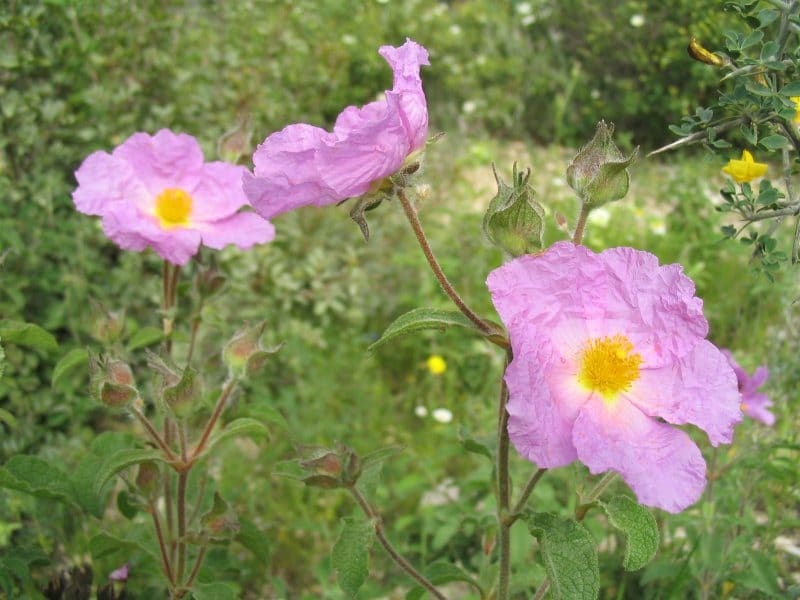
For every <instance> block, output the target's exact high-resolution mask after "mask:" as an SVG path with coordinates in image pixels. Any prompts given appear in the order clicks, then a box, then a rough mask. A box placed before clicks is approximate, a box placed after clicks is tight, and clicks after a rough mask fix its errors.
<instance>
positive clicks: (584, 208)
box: [572, 203, 592, 245]
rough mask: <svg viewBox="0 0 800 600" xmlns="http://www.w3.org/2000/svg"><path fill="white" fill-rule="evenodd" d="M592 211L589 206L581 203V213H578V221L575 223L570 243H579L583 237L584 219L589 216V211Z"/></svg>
mask: <svg viewBox="0 0 800 600" xmlns="http://www.w3.org/2000/svg"><path fill="white" fill-rule="evenodd" d="M590 212H592V209H591V207H589V205H587V204H586V203H584V204H582V205H581V214H580V215H578V223H577V224H576V225H575V233H574V234H572V243H573V244H576V245H577V244H580V243H581V240H582V239H583V230H584V229H585V228H586V219H588V218H589V213H590Z"/></svg>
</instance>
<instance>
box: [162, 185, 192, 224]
mask: <svg viewBox="0 0 800 600" xmlns="http://www.w3.org/2000/svg"><path fill="white" fill-rule="evenodd" d="M190 214H192V197H191V196H190V195H189V194H187V193H186V192H184V191H183V190H181V189H178V188H167V189H166V190H164V191H163V192H161V193H160V194H159V195H158V196H157V197H156V209H155V215H156V217H158V221H159V222H160V223H161V226H162V227H164V228H166V229H170V228H172V227H181V226H186V225H188V224H189V215H190Z"/></svg>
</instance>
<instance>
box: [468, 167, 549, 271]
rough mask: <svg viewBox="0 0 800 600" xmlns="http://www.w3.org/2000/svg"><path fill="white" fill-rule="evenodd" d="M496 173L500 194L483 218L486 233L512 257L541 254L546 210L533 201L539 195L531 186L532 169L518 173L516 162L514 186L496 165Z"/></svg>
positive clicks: (513, 173) (493, 168) (513, 178)
mask: <svg viewBox="0 0 800 600" xmlns="http://www.w3.org/2000/svg"><path fill="white" fill-rule="evenodd" d="M492 170H494V178H495V180H496V181H497V195H496V196H495V197H494V198H492V201H491V202H490V203H489V208H488V210H487V211H486V214H485V215H484V216H483V233H484V234H485V235H486V237H487V238H488V239H489V241H491V242H492V243H493V244H494V245H495V246H498V247H500V248H502V249H503V250H505V251H506V252H508V253H509V254H510V255H511V256H515V257H516V256H520V255H522V254H532V253H534V252H538V251H539V250H541V249H542V245H543V243H542V236H543V234H544V209H543V208H542V206H541V204H539V203H538V202H536V201H535V200H534V199H533V196H534V194H535V193H536V192H535V191H534V189H533V188H532V187H531V186H530V185H528V179H529V178H530V176H531V170H530V169H528V170H527V171H525V172H524V173H518V172H517V165H516V163H514V167H513V170H512V174H511V186H510V187H509V186H507V185H506V184H505V182H504V181H503V180H502V179H500V176H499V175H498V174H497V169H495V167H494V165H492Z"/></svg>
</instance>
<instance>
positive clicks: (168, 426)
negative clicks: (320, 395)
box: [164, 417, 175, 563]
mask: <svg viewBox="0 0 800 600" xmlns="http://www.w3.org/2000/svg"><path fill="white" fill-rule="evenodd" d="M164 440H165V442H166V444H167V446H169V445H170V444H171V443H172V419H170V418H168V417H165V418H164ZM172 476H173V473H172V471H168V472H167V473H165V474H164V512H165V513H166V515H167V533H168V534H169V559H170V563H173V562H175V519H174V517H173V514H174V512H175V505H174V503H173V501H172V500H173V498H172Z"/></svg>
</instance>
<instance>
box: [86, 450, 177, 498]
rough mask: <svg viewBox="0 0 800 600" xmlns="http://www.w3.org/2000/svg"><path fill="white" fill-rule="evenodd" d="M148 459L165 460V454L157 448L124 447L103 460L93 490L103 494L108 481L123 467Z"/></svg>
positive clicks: (96, 493) (96, 473)
mask: <svg viewBox="0 0 800 600" xmlns="http://www.w3.org/2000/svg"><path fill="white" fill-rule="evenodd" d="M146 461H159V462H164V456H163V455H162V453H161V451H160V450H156V449H155V448H145V449H139V448H124V449H122V450H118V451H117V452H115V453H114V454H112V455H110V456H108V457H107V458H106V459H105V460H104V461H102V462H101V463H100V464H99V465H98V467H97V471H96V472H95V474H94V480H93V481H92V486H91V489H92V492H93V493H94V494H95V495H96V496H100V495H102V492H103V487H104V486H105V485H106V483H108V481H109V480H110V479H111V478H112V477H113V476H114V475H116V474H117V473H119V472H120V471H122V470H123V469H127V468H128V467H131V466H133V465H138V464H139V463H142V462H146Z"/></svg>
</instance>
